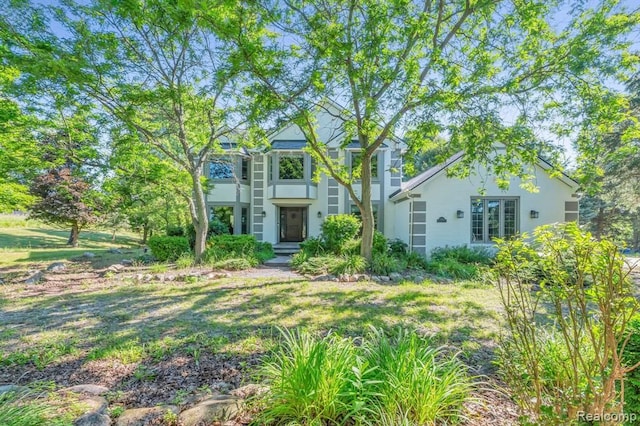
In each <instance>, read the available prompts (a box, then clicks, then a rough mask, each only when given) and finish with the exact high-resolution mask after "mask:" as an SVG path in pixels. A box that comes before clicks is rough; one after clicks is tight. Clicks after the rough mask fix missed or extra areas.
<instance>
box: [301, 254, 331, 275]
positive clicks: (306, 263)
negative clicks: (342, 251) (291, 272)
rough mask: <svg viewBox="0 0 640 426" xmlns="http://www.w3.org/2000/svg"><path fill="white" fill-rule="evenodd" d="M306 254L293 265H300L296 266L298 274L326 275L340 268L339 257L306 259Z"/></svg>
mask: <svg viewBox="0 0 640 426" xmlns="http://www.w3.org/2000/svg"><path fill="white" fill-rule="evenodd" d="M306 256H307V255H306V254H303V255H301V256H300V257H297V258H296V259H293V262H292V265H294V264H298V263H299V265H298V266H295V267H296V268H297V270H298V272H300V273H302V274H307V275H322V274H326V273H328V272H329V271H331V270H335V269H336V268H338V265H339V263H340V261H341V258H340V257H339V256H332V255H329V256H317V257H306Z"/></svg>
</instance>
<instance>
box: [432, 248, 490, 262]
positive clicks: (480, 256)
mask: <svg viewBox="0 0 640 426" xmlns="http://www.w3.org/2000/svg"><path fill="white" fill-rule="evenodd" d="M446 259H453V260H455V261H457V262H458V263H462V264H464V265H471V264H480V265H491V263H492V262H493V256H492V255H491V253H490V252H489V251H488V250H487V249H485V248H480V247H472V248H470V247H467V246H454V247H439V248H436V249H434V250H433V251H432V252H431V257H430V260H431V261H434V262H440V261H443V260H446Z"/></svg>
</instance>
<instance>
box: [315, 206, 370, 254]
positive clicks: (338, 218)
mask: <svg viewBox="0 0 640 426" xmlns="http://www.w3.org/2000/svg"><path fill="white" fill-rule="evenodd" d="M361 226H362V224H361V223H360V219H358V218H357V217H356V216H354V215H350V214H338V215H331V216H327V217H325V219H324V222H322V237H323V240H324V245H325V247H326V248H327V250H328V251H329V252H332V253H336V254H341V253H343V252H344V250H345V244H346V243H347V242H348V241H350V240H354V239H356V238H357V236H358V233H359V232H360V227H361Z"/></svg>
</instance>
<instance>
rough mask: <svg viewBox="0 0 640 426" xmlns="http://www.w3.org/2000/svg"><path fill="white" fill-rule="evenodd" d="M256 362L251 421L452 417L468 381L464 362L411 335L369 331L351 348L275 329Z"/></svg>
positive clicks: (444, 420)
mask: <svg viewBox="0 0 640 426" xmlns="http://www.w3.org/2000/svg"><path fill="white" fill-rule="evenodd" d="M281 334H282V344H281V345H280V346H279V348H278V349H277V350H276V352H275V354H274V355H273V356H272V357H271V358H270V360H269V361H267V362H266V364H265V366H264V367H263V371H262V373H263V375H264V377H265V378H266V379H267V380H268V381H269V382H270V384H271V386H270V391H269V392H268V393H266V394H265V395H264V396H263V397H261V398H262V400H261V401H260V403H261V406H263V407H264V410H263V411H262V413H261V414H260V416H259V418H258V419H257V423H258V424H308V425H316V424H317V425H324V424H326V425H330V424H331V425H332V424H345V425H369V424H388V425H400V424H406V425H426V424H449V423H451V422H454V421H456V420H457V419H458V418H459V416H460V413H461V411H462V405H463V403H464V402H465V401H466V400H467V399H468V397H469V393H470V391H471V389H472V382H471V380H470V378H469V376H468V375H467V372H466V369H465V368H464V366H463V364H462V363H461V362H460V361H459V360H457V359H456V358H455V357H454V358H447V357H445V356H444V354H443V353H442V352H441V351H440V350H438V349H433V348H431V347H430V346H429V344H428V342H426V341H425V340H423V339H421V338H420V337H418V336H417V335H416V334H415V333H414V332H408V331H404V330H399V331H398V333H397V334H396V335H395V336H394V337H392V338H388V337H386V335H385V334H384V332H382V331H380V330H375V329H372V330H371V332H370V333H368V334H367V335H365V336H364V338H363V339H362V342H361V343H360V344H358V345H356V344H355V343H354V341H353V340H350V339H345V338H341V337H338V336H336V335H335V334H331V333H330V334H328V335H326V336H324V337H323V338H316V337H314V336H312V335H310V334H308V333H305V332H301V331H286V330H284V331H283V330H281Z"/></svg>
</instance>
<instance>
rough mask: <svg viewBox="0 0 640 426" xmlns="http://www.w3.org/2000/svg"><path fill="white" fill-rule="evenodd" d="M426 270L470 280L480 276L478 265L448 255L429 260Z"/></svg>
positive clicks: (443, 275)
mask: <svg viewBox="0 0 640 426" xmlns="http://www.w3.org/2000/svg"><path fill="white" fill-rule="evenodd" d="M426 270H427V272H430V273H432V274H434V275H438V276H441V277H447V278H455V279H462V280H470V279H473V278H476V277H477V276H478V267H477V266H476V265H474V264H467V263H461V262H460V261H458V260H456V259H454V258H448V257H445V258H443V259H440V260H431V261H429V262H427V264H426Z"/></svg>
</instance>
